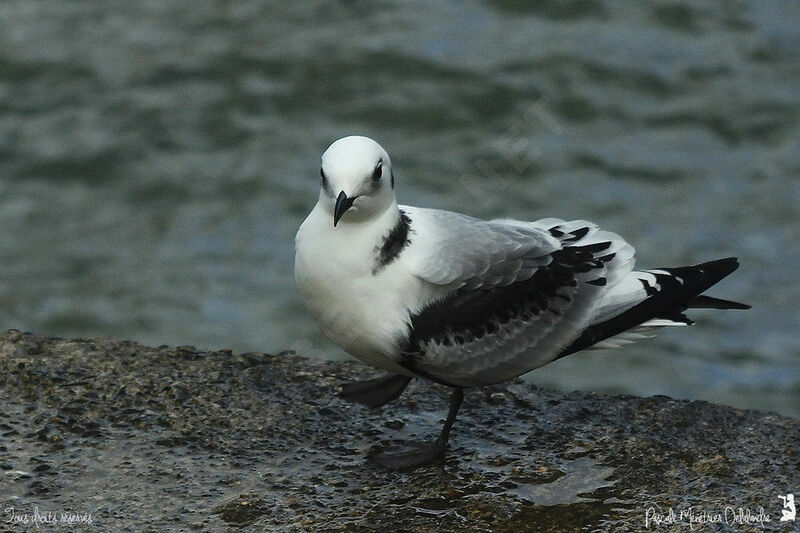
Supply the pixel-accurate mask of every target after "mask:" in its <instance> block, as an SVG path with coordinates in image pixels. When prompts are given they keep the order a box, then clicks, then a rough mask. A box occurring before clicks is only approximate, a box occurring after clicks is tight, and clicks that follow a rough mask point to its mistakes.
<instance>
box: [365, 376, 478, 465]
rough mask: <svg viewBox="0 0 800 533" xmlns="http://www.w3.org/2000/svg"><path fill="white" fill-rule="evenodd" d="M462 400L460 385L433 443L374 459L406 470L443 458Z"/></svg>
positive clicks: (455, 391) (453, 395)
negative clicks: (440, 430) (437, 436)
mask: <svg viewBox="0 0 800 533" xmlns="http://www.w3.org/2000/svg"><path fill="white" fill-rule="evenodd" d="M462 401H464V391H463V390H462V389H461V388H459V387H454V388H453V394H452V395H451V396H450V411H449V412H448V413H447V419H446V420H445V421H444V427H442V432H441V433H440V434H439V438H438V439H436V442H434V443H433V444H429V445H427V446H422V447H420V448H413V449H411V450H408V451H405V452H401V453H395V454H390V453H379V454H378V455H375V456H373V457H372V460H373V461H374V462H376V463H378V464H379V465H381V466H384V467H386V468H391V469H393V470H406V469H410V468H416V467H418V466H423V465H427V464H429V463H432V462H434V461H436V460H437V459H439V458H441V457H442V456H444V449H445V447H447V439H448V438H449V437H450V430H451V429H452V428H453V422H455V421H456V415H457V414H458V409H459V408H460V407H461V402H462Z"/></svg>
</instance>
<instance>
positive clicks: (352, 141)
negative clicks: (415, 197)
mask: <svg viewBox="0 0 800 533" xmlns="http://www.w3.org/2000/svg"><path fill="white" fill-rule="evenodd" d="M320 175H321V178H322V182H321V184H320V191H319V203H320V205H321V206H323V207H324V208H325V209H326V210H328V211H329V212H330V215H331V221H332V223H333V225H334V226H336V225H337V224H339V223H340V222H348V223H349V222H361V221H365V220H370V219H373V218H375V217H377V216H379V215H381V214H382V213H384V212H385V211H386V210H387V209H389V208H390V207H392V206H393V205H395V195H394V177H393V176H392V162H391V160H390V159H389V154H387V153H386V150H384V149H383V148H382V147H381V145H379V144H378V143H376V142H375V141H373V140H372V139H370V138H368V137H361V136H358V135H351V136H349V137H343V138H341V139H339V140H338V141H336V142H334V143H333V144H331V145H330V146H329V147H328V149H327V150H325V153H323V154H322V161H321V167H320Z"/></svg>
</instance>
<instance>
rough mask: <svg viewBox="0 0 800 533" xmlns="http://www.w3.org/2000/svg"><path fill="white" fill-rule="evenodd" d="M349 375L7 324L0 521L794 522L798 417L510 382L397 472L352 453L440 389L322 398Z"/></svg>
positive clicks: (460, 527) (331, 527)
mask: <svg viewBox="0 0 800 533" xmlns="http://www.w3.org/2000/svg"><path fill="white" fill-rule="evenodd" d="M574 357H581V355H577V356H574ZM586 357H590V356H586ZM367 374H370V372H369V370H368V369H366V368H365V367H363V366H362V365H360V364H356V363H332V362H323V361H316V360H312V359H306V358H302V357H298V356H295V355H292V354H280V355H266V354H257V353H247V354H232V353H231V352H229V351H201V350H197V349H195V348H192V347H177V348H174V347H167V346H162V347H159V348H148V347H144V346H141V345H138V344H135V343H132V342H118V341H114V340H110V339H82V340H63V339H55V338H46V337H39V336H35V335H30V334H21V333H19V332H17V331H13V330H12V331H9V332H8V333H7V334H5V335H1V336H0V438H1V440H0V504H1V505H2V508H0V511H3V514H1V515H0V530H3V528H5V530H8V531H28V530H34V529H36V528H35V526H34V525H32V523H29V524H27V525H26V524H24V523H22V520H23V519H24V518H26V517H27V518H28V519H29V520H30V521H32V520H33V518H34V512H35V509H36V508H38V510H39V512H40V516H41V513H44V512H46V511H52V512H54V513H60V512H68V513H74V514H75V515H76V516H81V515H83V516H85V515H86V514H88V513H91V520H92V523H91V524H78V525H72V526H71V528H72V529H74V530H86V531H237V530H243V531H431V532H434V531H436V532H438V531H580V530H585V531H638V530H644V529H645V519H646V516H647V515H648V513H649V516H650V517H651V518H653V513H655V512H658V513H661V518H666V519H667V521H669V510H670V509H672V510H673V512H674V513H675V514H676V516H675V523H673V524H669V523H666V522H662V523H661V524H660V525H657V524H655V523H654V522H652V521H651V522H650V523H649V526H650V530H653V531H691V529H690V525H689V518H688V516H684V517H681V516H680V513H681V512H684V513H687V512H688V511H689V510H690V509H691V511H692V513H693V516H694V517H695V519H697V520H700V521H699V522H696V523H695V524H694V527H695V529H696V530H701V531H782V532H787V531H796V530H797V528H798V525H800V521H799V522H796V523H787V522H784V523H779V522H778V520H779V518H780V516H781V512H780V511H781V507H782V505H781V501H780V500H779V499H778V496H779V495H785V494H787V493H790V492H792V491H794V492H795V493H800V475H799V474H800V422H798V421H797V420H794V419H791V418H786V417H781V416H778V415H775V414H770V413H762V412H755V411H745V410H739V409H733V408H730V407H724V406H718V405H713V404H709V403H705V402H697V401H676V400H672V399H669V398H665V397H653V398H634V397H610V396H603V395H598V394H585V393H571V394H563V393H560V392H553V391H548V390H543V389H537V388H535V387H533V386H531V385H529V384H525V383H522V382H514V383H510V384H507V385H505V386H500V387H495V388H486V389H482V390H472V391H467V395H466V400H465V403H464V406H463V408H462V412H461V414H460V415H459V418H458V420H457V422H456V427H455V430H454V434H453V436H452V437H451V441H450V448H449V453H448V456H447V458H446V460H444V461H443V462H441V463H439V464H435V465H431V466H428V467H425V468H420V469H418V470H415V471H412V472H406V473H396V472H390V471H386V470H382V469H380V468H379V467H377V466H375V465H373V464H371V463H369V462H368V461H366V456H368V455H369V454H370V453H373V452H375V451H376V450H378V449H379V448H392V447H397V446H401V445H402V444H403V443H404V442H405V443H408V442H411V441H414V440H427V439H430V438H432V437H433V436H434V435H435V434H436V433H437V432H438V429H439V427H440V424H441V418H442V417H443V416H444V414H445V411H446V400H445V398H444V396H443V395H442V394H441V393H440V392H439V391H437V389H436V388H435V387H434V386H431V385H429V384H426V383H412V385H411V387H410V388H409V389H408V390H407V391H406V393H405V394H404V395H403V396H402V397H401V399H400V400H398V401H397V402H395V403H393V404H391V405H389V406H387V407H385V408H383V409H382V410H370V409H366V408H363V407H360V406H357V405H351V404H348V403H345V402H344V401H342V400H340V399H338V398H337V397H336V396H335V390H336V387H337V386H338V385H339V384H340V383H342V382H344V381H348V380H354V379H358V378H360V377H363V376H364V375H367ZM762 508H763V511H762ZM9 509H13V510H12V511H9ZM648 509H649V511H648ZM726 510H727V512H726ZM739 510H741V513H739ZM748 512H749V514H748ZM762 512H763V514H761V513H762ZM703 513H705V514H703ZM765 515H766V516H768V517H769V522H766V521H763V517H764V516H765ZM715 516H719V517H721V518H723V519H724V520H725V521H727V522H728V523H727V524H726V523H724V521H723V523H722V524H719V523H703V520H704V518H703V517H705V520H706V521H707V520H714V517H715ZM759 517H760V518H759ZM56 518H58V516H57V515H56ZM40 525H41V528H47V527H51V528H54V527H56V526H55V525H53V524H40ZM41 528H40V530H41ZM51 530H52V529H51Z"/></svg>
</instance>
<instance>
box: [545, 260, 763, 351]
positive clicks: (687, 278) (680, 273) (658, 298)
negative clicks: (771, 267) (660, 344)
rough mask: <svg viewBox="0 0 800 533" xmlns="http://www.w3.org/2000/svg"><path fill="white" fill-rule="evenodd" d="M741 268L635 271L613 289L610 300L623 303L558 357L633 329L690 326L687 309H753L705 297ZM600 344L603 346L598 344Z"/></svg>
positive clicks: (723, 264) (732, 264)
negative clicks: (715, 286) (716, 285)
mask: <svg viewBox="0 0 800 533" xmlns="http://www.w3.org/2000/svg"><path fill="white" fill-rule="evenodd" d="M738 267H739V261H738V260H737V259H736V258H735V257H728V258H725V259H718V260H716V261H709V262H707V263H701V264H699V265H694V266H688V267H678V268H659V269H653V270H643V271H641V272H631V273H630V274H629V276H628V278H627V279H626V280H624V281H623V282H621V283H619V285H618V286H617V287H612V288H610V289H609V295H611V296H612V298H611V300H613V301H615V302H618V301H623V302H625V303H624V304H623V305H615V306H614V308H613V309H611V310H608V309H606V310H605V312H604V313H603V315H604V316H603V318H602V319H601V320H599V321H597V322H595V323H593V324H592V325H591V326H589V328H587V329H586V330H585V331H584V332H583V333H582V334H581V336H580V337H578V339H576V340H575V341H574V342H573V343H572V344H571V345H569V346H568V347H567V348H565V349H564V351H563V352H562V353H561V355H560V356H559V357H563V356H565V355H569V354H571V353H575V352H577V351H578V350H583V349H585V348H589V347H592V346H594V345H598V347H606V346H607V345H608V346H610V345H613V343H602V341H605V340H607V339H610V338H611V337H615V336H618V335H620V334H622V333H624V332H627V331H628V330H631V329H633V328H637V327H641V326H645V327H650V326H667V325H675V326H680V325H690V324H692V321H691V320H690V319H689V318H688V317H687V316H685V315H684V314H683V313H684V311H686V310H687V309H690V308H693V309H700V308H706V309H750V306H749V305H747V304H743V303H739V302H733V301H730V300H723V299H721V298H713V297H711V296H706V295H704V294H702V293H703V292H705V291H706V290H708V289H709V288H710V287H711V286H713V285H715V284H716V283H718V282H719V281H720V280H722V279H723V278H725V277H726V276H728V275H729V274H730V273H731V272H733V271H734V270H736V269H737V268H738ZM598 343H602V344H598Z"/></svg>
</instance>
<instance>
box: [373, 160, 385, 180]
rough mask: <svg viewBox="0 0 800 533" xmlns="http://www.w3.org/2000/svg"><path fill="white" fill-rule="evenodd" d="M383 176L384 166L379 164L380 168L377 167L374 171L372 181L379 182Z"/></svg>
mask: <svg viewBox="0 0 800 533" xmlns="http://www.w3.org/2000/svg"><path fill="white" fill-rule="evenodd" d="M382 174H383V166H382V165H381V164H380V163H378V166H377V167H375V170H373V171H372V181H378V180H379V179H381V175H382Z"/></svg>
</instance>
